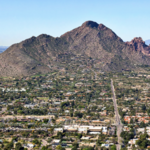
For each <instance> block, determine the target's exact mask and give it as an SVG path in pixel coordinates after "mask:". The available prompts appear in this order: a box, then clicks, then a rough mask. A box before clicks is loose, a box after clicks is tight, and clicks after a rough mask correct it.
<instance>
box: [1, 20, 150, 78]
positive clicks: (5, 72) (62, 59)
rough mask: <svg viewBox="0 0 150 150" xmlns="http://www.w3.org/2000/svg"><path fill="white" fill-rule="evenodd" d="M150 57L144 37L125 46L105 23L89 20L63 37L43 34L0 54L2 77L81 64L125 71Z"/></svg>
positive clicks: (105, 69)
mask: <svg viewBox="0 0 150 150" xmlns="http://www.w3.org/2000/svg"><path fill="white" fill-rule="evenodd" d="M149 55H150V47H148V46H147V45H145V43H144V42H143V40H142V39H141V38H134V39H133V40H132V41H131V42H126V43H125V42H123V41H122V39H121V38H120V37H118V36H117V35H116V34H115V33H114V32H113V31H112V30H111V29H109V28H107V27H106V26H104V25H103V24H98V23H96V22H93V21H86V22H85V23H83V24H82V25H81V26H80V27H78V28H75V29H73V30H72V31H69V32H67V33H65V34H63V35H62V36H61V37H60V38H54V37H52V36H49V35H46V34H42V35H40V36H38V37H31V38H29V39H27V40H25V41H22V42H21V43H18V44H14V45H12V46H11V47H9V48H8V49H7V50H6V51H5V52H3V53H2V54H0V76H20V75H25V76H27V75H33V74H36V73H48V72H51V71H52V67H51V66H54V68H55V69H57V68H61V67H62V66H64V67H65V66H68V64H69V65H73V66H74V65H76V64H78V65H80V63H81V62H82V63H83V64H84V65H85V66H87V67H89V66H90V67H93V66H95V67H96V68H98V69H99V70H103V71H122V69H135V68H136V67H135V66H139V65H150V58H149ZM63 64H64V65H63Z"/></svg>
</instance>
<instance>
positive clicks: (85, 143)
mask: <svg viewBox="0 0 150 150" xmlns="http://www.w3.org/2000/svg"><path fill="white" fill-rule="evenodd" d="M95 73H96V74H97V75H96V78H95V74H93V72H92V71H91V72H90V73H89V72H88V73H85V72H84V73H81V72H80V73H78V74H75V73H67V74H65V73H60V72H54V73H51V74H46V75H37V76H32V77H22V78H18V79H16V78H0V89H1V90H0V99H1V102H0V133H1V134H0V147H1V149H4V148H5V149H9V147H11V149H13V148H14V149H15V147H17V146H18V145H19V146H20V147H23V148H24V149H42V150H45V149H48V150H50V149H53V150H55V149H66V150H75V149H81V150H82V149H85V148H87V149H89V150H90V149H94V150H99V149H101V150H103V149H104V150H105V149H112V150H115V149H116V150H117V149H122V150H125V149H131V150H132V149H141V148H147V149H148V148H149V147H150V138H149V137H150V127H149V125H150V122H149V121H150V116H149V113H150V109H149V104H150V102H149V100H150V98H149V96H150V95H149V89H150V84H149V83H150V80H149V75H147V74H135V73H130V72H125V73H116V74H115V75H114V74H110V73H109V74H106V73H102V72H95ZM113 88H114V89H113ZM114 94H115V95H114ZM143 141H144V142H143ZM19 146H18V147H19Z"/></svg>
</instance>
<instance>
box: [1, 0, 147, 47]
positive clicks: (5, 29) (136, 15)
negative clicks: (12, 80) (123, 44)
mask: <svg viewBox="0 0 150 150" xmlns="http://www.w3.org/2000/svg"><path fill="white" fill-rule="evenodd" d="M87 20H93V21H96V22H97V23H103V24H104V25H106V26H107V27H109V28H111V29H112V30H113V31H114V32H115V33H116V34H117V35H118V36H119V37H121V38H122V39H123V40H124V41H129V40H131V39H133V38H134V37H139V36H140V37H142V38H143V40H147V39H150V0H123V1H121V0H0V45H3V46H10V45H12V44H14V43H18V42H20V41H22V40H25V39H26V38H29V37H31V36H38V35H40V34H42V33H46V34H49V35H51V36H54V37H59V36H60V35H62V34H63V33H65V32H67V31H69V30H72V29H73V28H76V27H78V26H80V25H81V24H82V23H83V22H85V21H87Z"/></svg>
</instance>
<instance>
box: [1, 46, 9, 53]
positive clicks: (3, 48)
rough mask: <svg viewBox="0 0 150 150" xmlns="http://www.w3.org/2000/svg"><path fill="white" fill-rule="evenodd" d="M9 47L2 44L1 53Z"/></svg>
mask: <svg viewBox="0 0 150 150" xmlns="http://www.w3.org/2000/svg"><path fill="white" fill-rule="evenodd" d="M7 48H8V47H7V46H0V53H2V52H3V51H5V50H6V49H7Z"/></svg>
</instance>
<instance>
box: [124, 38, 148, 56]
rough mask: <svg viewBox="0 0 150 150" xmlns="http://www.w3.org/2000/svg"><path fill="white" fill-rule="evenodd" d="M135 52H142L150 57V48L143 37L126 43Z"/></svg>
mask: <svg viewBox="0 0 150 150" xmlns="http://www.w3.org/2000/svg"><path fill="white" fill-rule="evenodd" d="M126 44H127V45H128V46H129V47H130V48H132V50H133V51H137V52H141V53H143V54H144V55H146V56H150V46H147V45H146V44H145V42H144V41H143V40H142V38H141V37H135V38H134V39H133V40H132V41H130V42H126Z"/></svg>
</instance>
